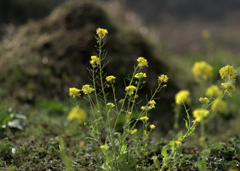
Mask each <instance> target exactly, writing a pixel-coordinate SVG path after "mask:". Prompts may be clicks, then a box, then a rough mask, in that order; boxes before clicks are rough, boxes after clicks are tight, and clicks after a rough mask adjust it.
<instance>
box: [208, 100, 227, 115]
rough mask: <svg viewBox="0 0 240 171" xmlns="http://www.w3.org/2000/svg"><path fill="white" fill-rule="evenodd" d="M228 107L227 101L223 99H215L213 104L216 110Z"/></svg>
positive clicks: (213, 108) (220, 110) (219, 110)
mask: <svg viewBox="0 0 240 171" xmlns="http://www.w3.org/2000/svg"><path fill="white" fill-rule="evenodd" d="M226 108H227V103H226V102H224V101H223V100H215V101H214V102H213V104H212V106H211V109H212V110H213V111H214V112H224V111H225V110H226Z"/></svg>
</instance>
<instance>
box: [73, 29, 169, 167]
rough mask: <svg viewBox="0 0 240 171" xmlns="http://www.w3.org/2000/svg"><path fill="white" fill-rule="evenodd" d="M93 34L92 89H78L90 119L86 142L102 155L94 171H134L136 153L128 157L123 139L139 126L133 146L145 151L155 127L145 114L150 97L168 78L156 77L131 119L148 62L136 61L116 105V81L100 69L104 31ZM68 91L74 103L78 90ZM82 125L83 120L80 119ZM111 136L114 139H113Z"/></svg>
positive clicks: (126, 146) (153, 101)
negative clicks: (120, 123)
mask: <svg viewBox="0 0 240 171" xmlns="http://www.w3.org/2000/svg"><path fill="white" fill-rule="evenodd" d="M96 33H97V35H96V40H97V43H98V48H97V52H98V53H96V52H94V54H93V56H91V60H90V65H91V68H90V69H89V71H90V75H91V78H92V85H84V86H83V87H82V89H81V91H82V92H83V94H84V95H83V96H84V97H85V98H86V99H87V100H88V101H89V104H90V109H91V113H92V116H93V119H94V121H93V122H92V123H90V125H88V124H87V123H85V125H86V126H87V128H88V129H89V135H91V137H88V139H90V140H91V141H93V142H96V143H98V144H99V149H100V150H101V153H102V155H103V161H104V164H103V165H102V166H101V167H100V166H99V167H98V170H119V169H120V170H121V168H134V167H135V163H134V162H133V161H134V160H135V158H136V153H138V152H137V151H136V152H135V153H129V150H128V148H129V147H128V146H129V144H128V142H127V140H126V139H127V137H128V136H135V134H136V133H137V131H138V130H137V129H136V124H137V123H138V122H142V123H143V135H142V141H141V142H140V141H136V145H137V146H138V147H139V148H140V143H142V145H143V147H142V151H145V150H146V148H147V139H148V136H149V134H150V132H151V131H152V130H153V129H155V127H156V126H155V125H153V124H151V125H149V124H150V123H149V117H148V111H149V110H151V109H153V108H155V105H156V102H155V100H154V97H155V95H156V93H158V92H159V91H160V90H161V88H163V87H166V84H164V85H162V84H163V83H167V81H168V77H167V76H166V75H161V76H159V77H158V87H157V88H156V89H155V91H154V93H153V94H152V96H151V97H150V99H149V100H148V102H147V103H146V105H145V106H142V107H141V110H140V113H139V115H138V117H137V118H134V117H133V115H132V113H133V110H134V109H135V108H138V107H137V106H136V104H138V103H139V101H137V98H138V91H139V89H140V88H141V87H142V84H143V79H145V78H146V77H147V74H146V73H143V72H141V70H142V69H143V68H144V67H148V61H147V60H146V59H145V58H144V57H139V58H138V59H137V62H138V64H137V66H136V67H135V68H134V72H133V74H132V77H131V78H130V79H129V84H128V85H127V86H126V87H125V95H124V98H123V99H121V100H120V101H119V102H121V103H120V105H119V104H118V103H117V102H118V100H117V98H116V95H115V91H116V90H115V83H116V77H115V76H113V75H108V76H106V74H104V73H103V68H104V67H105V66H106V64H107V63H106V62H104V59H105V58H106V53H105V52H104V50H103V46H104V45H105V43H106V39H107V37H106V35H107V34H108V31H107V30H106V29H102V28H98V29H97V31H96ZM107 87H110V88H111V89H112V94H113V99H114V100H113V101H111V100H109V98H108V96H107V95H108V93H107V92H106V88H107ZM69 91H70V92H69V95H70V97H73V98H74V99H76V97H79V96H80V90H79V89H77V88H71V89H69ZM93 94H94V96H95V97H94V98H93V96H92V95H93ZM76 105H77V101H76ZM77 109H79V108H77ZM120 115H125V122H124V125H123V132H122V133H119V132H115V128H116V124H117V123H118V120H119V117H120ZM71 116H72V115H71ZM82 121H86V120H84V119H82ZM104 134H106V140H105V141H104V142H102V141H101V139H100V138H99V137H100V136H101V135H104ZM115 135H117V138H116V136H115ZM124 162H125V163H124Z"/></svg>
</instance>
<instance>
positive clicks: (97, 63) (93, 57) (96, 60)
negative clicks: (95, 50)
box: [90, 56, 100, 68]
mask: <svg viewBox="0 0 240 171" xmlns="http://www.w3.org/2000/svg"><path fill="white" fill-rule="evenodd" d="M91 59H92V60H91V61H90V64H91V65H92V67H94V68H95V67H96V65H99V63H100V61H99V58H98V57H97V56H91Z"/></svg>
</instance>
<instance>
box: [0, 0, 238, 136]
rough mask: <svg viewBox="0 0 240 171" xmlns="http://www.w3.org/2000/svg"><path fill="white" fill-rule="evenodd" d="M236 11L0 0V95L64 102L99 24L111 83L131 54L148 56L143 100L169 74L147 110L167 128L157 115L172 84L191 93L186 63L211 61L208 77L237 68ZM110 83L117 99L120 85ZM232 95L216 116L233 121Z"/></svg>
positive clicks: (165, 112)
mask: <svg viewBox="0 0 240 171" xmlns="http://www.w3.org/2000/svg"><path fill="white" fill-rule="evenodd" d="M239 17H240V1H237V0H229V1H225V0H201V1H192V0H181V1H178V0H161V1H159V0H151V1H145V0H129V1H127V0H95V1H94V0H92V1H90V0H88V1H87V0H79V1H65V0H41V1H40V0H21V1H19V0H8V1H3V0H2V1H0V41H1V43H0V73H1V74H0V87H1V88H0V97H1V98H2V99H9V98H11V99H14V100H16V103H20V104H31V105H36V104H37V103H36V102H37V101H38V100H41V99H43V98H48V99H49V100H64V99H66V98H68V88H69V87H81V85H83V84H86V83H90V82H89V79H88V77H87V76H86V75H87V74H88V71H87V67H88V66H89V60H90V58H89V57H90V56H91V54H92V51H93V50H94V46H95V44H96V42H95V39H94V37H93V34H95V30H96V29H97V28H98V27H101V28H106V29H107V30H108V31H109V35H108V43H107V44H106V51H107V52H108V56H109V62H111V67H110V66H109V67H107V68H106V72H108V73H109V74H115V75H116V76H117V78H118V82H122V80H123V79H124V78H125V77H126V76H127V75H128V74H130V73H131V72H132V71H133V67H132V66H133V63H136V59H137V57H139V56H144V57H146V58H147V59H148V61H149V68H147V69H146V72H147V75H148V81H147V83H146V86H145V88H143V94H142V97H143V98H145V96H144V94H145V93H150V92H151V89H154V87H155V86H156V84H157V83H156V79H157V76H158V75H160V74H167V75H168V76H169V78H170V80H169V83H168V87H167V88H166V89H164V90H163V91H162V92H161V93H160V97H161V98H160V100H159V102H158V103H159V105H158V107H157V109H156V111H155V113H154V112H153V114H152V115H153V117H152V118H153V120H156V121H157V122H158V123H159V125H162V127H163V128H162V129H163V130H169V128H170V127H171V125H172V121H170V122H164V119H163V120H160V119H159V118H160V116H161V118H165V119H166V118H173V115H174V114H173V108H174V96H175V94H176V93H177V92H178V91H179V90H180V89H189V90H191V91H193V92H195V91H197V87H198V86H199V84H198V83H197V82H196V81H195V79H194V77H193V75H192V73H191V67H192V66H193V64H194V62H196V61H202V60H205V61H207V62H208V63H209V64H210V65H212V66H213V67H214V77H213V81H212V82H213V83H217V82H218V80H219V74H218V70H219V69H220V68H221V67H223V66H225V65H227V64H230V65H234V67H235V68H236V69H237V70H238V72H239V73H240V56H239V48H240V31H239V30H240V23H239ZM236 86H237V87H239V81H238V80H237V82H236ZM117 88H119V89H120V90H119V92H118V94H117V96H118V97H119V98H121V94H122V93H120V92H121V91H124V84H123V83H119V84H117ZM193 94H194V93H193ZM195 94H198V93H195ZM239 95H240V93H239V91H237V92H236V93H235V94H233V97H232V98H230V99H229V102H228V106H229V108H228V110H227V111H226V113H225V114H222V115H221V117H220V118H223V120H222V121H221V122H224V121H225V120H226V119H232V120H231V122H232V123H231V122H228V123H230V125H236V122H237V121H239V120H237V119H236V118H239V117H238V116H239V100H238V97H239ZM196 99H197V98H196ZM197 100H198V99H197ZM166 106H167V107H166ZM183 115H184V114H183ZM233 118H234V119H233ZM224 123H225V122H224ZM228 126H229V125H228ZM219 129H221V128H219ZM237 129H238V128H236V129H235V130H237ZM233 130H234V129H233V128H232V130H229V131H230V133H232V132H234V131H233ZM222 131H224V130H222Z"/></svg>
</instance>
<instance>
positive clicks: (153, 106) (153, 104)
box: [149, 100, 156, 108]
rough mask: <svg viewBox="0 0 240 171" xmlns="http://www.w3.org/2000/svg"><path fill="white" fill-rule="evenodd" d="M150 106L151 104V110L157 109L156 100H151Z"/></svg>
mask: <svg viewBox="0 0 240 171" xmlns="http://www.w3.org/2000/svg"><path fill="white" fill-rule="evenodd" d="M149 104H150V107H151V108H155V104H156V102H155V101H154V100H151V101H150V102H149Z"/></svg>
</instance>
